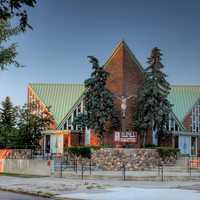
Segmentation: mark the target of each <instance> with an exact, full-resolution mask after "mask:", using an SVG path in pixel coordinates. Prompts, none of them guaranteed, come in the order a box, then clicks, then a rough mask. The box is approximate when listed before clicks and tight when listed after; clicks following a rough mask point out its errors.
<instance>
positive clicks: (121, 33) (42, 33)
mask: <svg viewBox="0 0 200 200" xmlns="http://www.w3.org/2000/svg"><path fill="white" fill-rule="evenodd" d="M199 10H200V1H199V0H191V1H188V0H148V1H147V0H109V1H108V0H101V1H99V0H59V1H58V0H57V1H55V0H39V1H38V4H37V7H36V8H34V9H31V10H29V18H30V23H31V25H32V26H33V28H34V30H33V31H28V32H26V33H25V34H21V35H20V36H17V37H15V38H14V41H15V42H17V43H18V52H19V55H18V57H17V59H18V61H19V62H20V63H22V64H23V65H25V66H26V67H25V68H21V69H16V68H14V67H13V66H10V67H9V70H8V71H5V72H0V100H2V99H4V98H5V97H6V96H11V98H12V101H13V103H14V104H23V103H25V102H26V96H27V85H28V83H30V82H43V83H47V82H48V83H82V82H83V81H84V80H85V79H86V78H87V77H88V76H89V74H90V69H91V66H90V64H89V63H88V61H87V55H95V56H97V57H98V58H99V60H100V63H101V64H104V63H105V61H106V59H107V58H108V57H109V56H110V55H111V53H112V51H113V49H114V48H115V47H116V45H117V43H118V42H119V41H120V40H122V39H124V40H125V41H126V42H127V44H128V46H129V47H130V49H131V50H132V51H133V53H134V54H135V56H136V57H137V58H138V60H139V61H140V63H141V64H142V65H143V67H144V68H145V67H147V64H146V60H147V57H148V56H149V54H150V50H151V49H152V48H153V47H155V46H158V47H159V48H161V49H162V51H163V54H164V55H163V64H164V65H165V72H166V73H167V74H168V76H169V77H168V79H169V81H170V83H172V84H184V85H186V84H193V85H194V84H195V85H197V84H198V85H200V78H199V75H200V64H199V58H200V39H199V36H200V26H199V21H200V12H199Z"/></svg>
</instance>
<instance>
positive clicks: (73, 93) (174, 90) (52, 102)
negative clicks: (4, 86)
mask: <svg viewBox="0 0 200 200" xmlns="http://www.w3.org/2000/svg"><path fill="white" fill-rule="evenodd" d="M30 86H31V88H32V89H33V91H34V92H35V93H36V95H37V96H38V98H39V99H40V100H41V101H42V102H43V103H44V104H45V105H46V106H47V107H48V106H51V109H50V111H51V113H52V114H53V116H54V119H55V121H56V123H57V125H59V123H60V122H61V121H62V120H63V118H64V117H65V116H66V115H67V113H68V112H69V111H70V109H71V108H72V107H73V106H74V104H75V103H76V102H77V101H78V99H79V98H80V97H81V95H82V94H83V92H84V85H83V84H44V83H31V84H30ZM168 99H169V101H170V102H171V104H173V107H172V110H173V112H174V114H175V115H176V117H177V118H178V120H179V121H180V122H181V123H182V122H183V120H184V117H185V116H186V114H187V113H188V112H190V111H191V109H192V107H193V105H194V104H195V103H197V101H198V100H199V99H200V86H178V85H177V86H176V85H175V86H171V92H170V94H169V96H168Z"/></svg>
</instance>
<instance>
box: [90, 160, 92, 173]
mask: <svg viewBox="0 0 200 200" xmlns="http://www.w3.org/2000/svg"><path fill="white" fill-rule="evenodd" d="M91 175H92V161H91V159H90V176H91Z"/></svg>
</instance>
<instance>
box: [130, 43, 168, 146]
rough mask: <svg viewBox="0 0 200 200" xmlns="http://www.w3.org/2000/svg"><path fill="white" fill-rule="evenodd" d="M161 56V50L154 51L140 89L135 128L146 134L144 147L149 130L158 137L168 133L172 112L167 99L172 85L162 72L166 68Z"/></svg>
mask: <svg viewBox="0 0 200 200" xmlns="http://www.w3.org/2000/svg"><path fill="white" fill-rule="evenodd" d="M161 56H162V53H161V52H160V49H159V48H157V47H155V48H153V49H152V52H151V56H150V58H148V62H147V63H148V64H149V66H148V67H147V69H146V70H145V80H144V83H143V85H142V87H141V88H140V89H139V94H138V99H137V104H138V110H137V114H136V117H135V119H134V120H135V122H134V126H135V127H136V129H137V130H138V132H141V133H143V134H144V140H143V145H144V144H145V142H146V133H147V131H148V130H151V131H156V132H157V135H159V134H164V133H165V132H166V124H167V123H168V116H169V113H170V112H171V104H170V102H169V101H168V99H167V96H168V94H169V93H170V84H169V83H168V82H167V80H166V77H167V75H166V74H165V73H164V72H162V69H163V68H164V66H163V64H162V63H161Z"/></svg>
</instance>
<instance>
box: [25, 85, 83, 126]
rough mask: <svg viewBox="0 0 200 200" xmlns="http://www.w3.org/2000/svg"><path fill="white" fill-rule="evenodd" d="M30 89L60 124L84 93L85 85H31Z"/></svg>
mask: <svg viewBox="0 0 200 200" xmlns="http://www.w3.org/2000/svg"><path fill="white" fill-rule="evenodd" d="M29 87H31V89H32V90H33V91H34V93H35V94H36V96H37V97H38V98H39V100H40V101H42V102H43V104H45V105H46V106H47V107H50V112H51V114H52V115H53V117H54V119H55V121H56V123H57V124H59V123H60V122H61V121H62V119H63V118H64V117H65V116H66V114H67V113H68V112H69V111H70V109H71V108H72V106H73V105H74V104H75V103H76V101H77V100H78V99H79V98H80V97H81V95H82V94H83V92H84V89H85V88H84V85H83V84H44V83H31V84H29Z"/></svg>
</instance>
